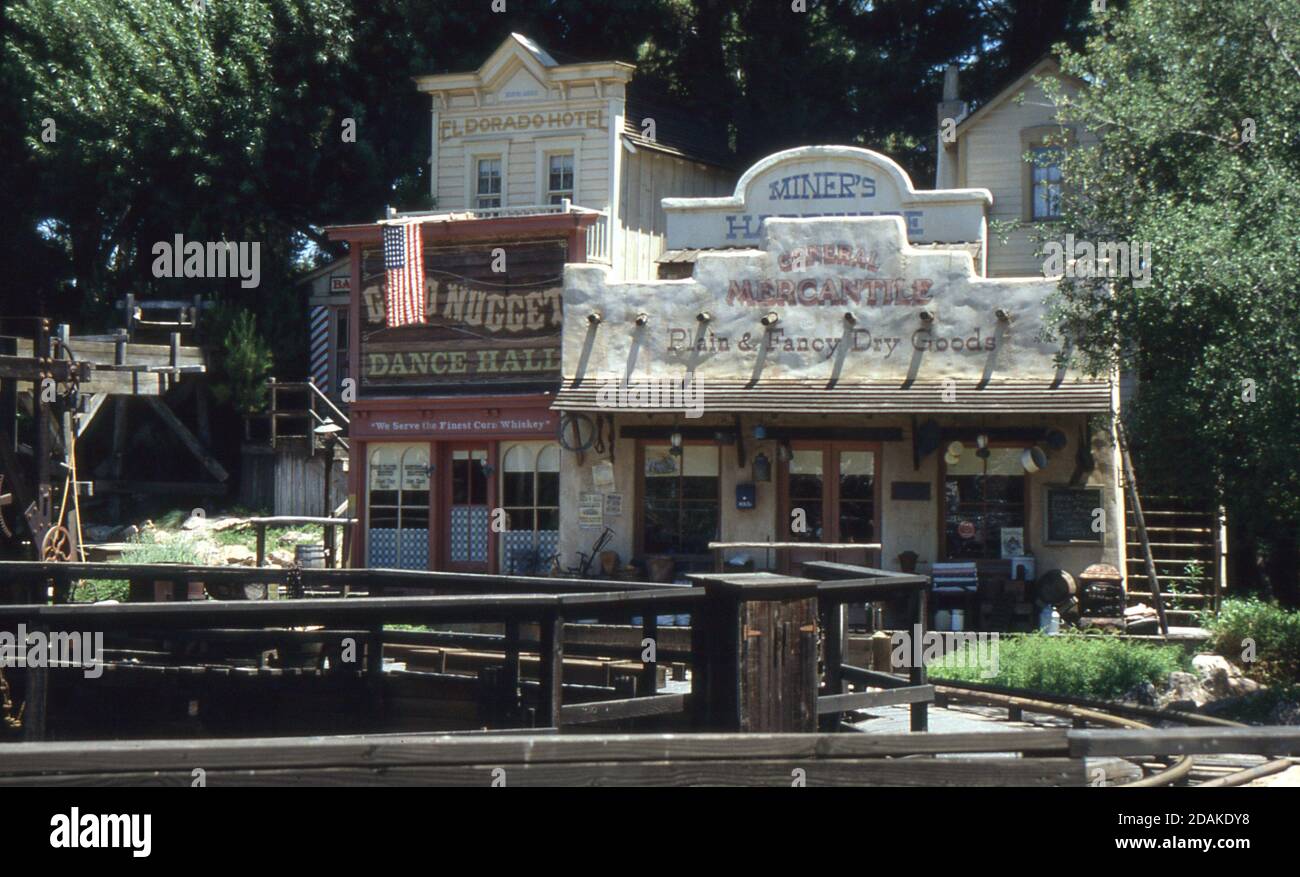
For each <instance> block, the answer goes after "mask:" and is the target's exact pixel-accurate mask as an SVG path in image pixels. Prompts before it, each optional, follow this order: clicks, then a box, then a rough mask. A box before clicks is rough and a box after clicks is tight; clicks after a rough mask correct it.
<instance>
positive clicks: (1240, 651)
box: [1209, 597, 1300, 685]
mask: <svg viewBox="0 0 1300 877" xmlns="http://www.w3.org/2000/svg"><path fill="white" fill-rule="evenodd" d="M1209 628H1210V647H1211V648H1212V649H1214V651H1215V652H1217V653H1218V654H1220V655H1222V656H1223V657H1225V658H1227V659H1228V660H1229V661H1232V662H1233V663H1234V664H1237V665H1239V666H1240V667H1241V670H1242V672H1243V673H1244V674H1245V675H1246V676H1249V677H1250V678H1252V679H1254V680H1256V681H1257V682H1263V683H1265V684H1276V685H1296V684H1298V683H1300V611H1295V610H1287V609H1283V608H1281V607H1280V606H1276V605H1274V604H1272V603H1266V602H1264V601H1263V600H1260V599H1259V598H1257V597H1251V598H1250V599H1247V600H1239V599H1228V600H1224V601H1223V608H1222V610H1221V611H1220V612H1219V617H1218V618H1216V619H1213V620H1212V621H1211V622H1210V623H1209ZM1252 647H1253V654H1252Z"/></svg>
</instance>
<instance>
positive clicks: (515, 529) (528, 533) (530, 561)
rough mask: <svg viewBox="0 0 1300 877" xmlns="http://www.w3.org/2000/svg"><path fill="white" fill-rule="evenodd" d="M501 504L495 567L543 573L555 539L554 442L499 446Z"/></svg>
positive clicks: (556, 471)
mask: <svg viewBox="0 0 1300 877" xmlns="http://www.w3.org/2000/svg"><path fill="white" fill-rule="evenodd" d="M501 508H503V509H505V513H506V532H504V533H503V534H502V539H501V568H502V569H503V570H504V571H505V572H506V573H507V574H510V575H534V574H540V573H544V572H545V571H546V570H547V569H549V567H550V563H549V562H550V559H551V557H552V556H554V555H555V553H556V551H557V550H558V546H559V539H560V448H559V445H557V444H555V443H554V442H521V443H519V444H516V445H510V446H508V447H506V448H505V449H504V452H503V453H502V455H501Z"/></svg>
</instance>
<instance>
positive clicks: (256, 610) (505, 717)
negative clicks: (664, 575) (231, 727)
mask: <svg viewBox="0 0 1300 877" xmlns="http://www.w3.org/2000/svg"><path fill="white" fill-rule="evenodd" d="M809 567H810V575H814V576H817V578H794V577H789V576H776V575H772V574H769V573H751V574H743V575H736V576H728V575H709V576H700V577H699V579H700V582H699V583H698V585H696V586H683V585H665V584H656V583H643V582H606V581H600V580H590V579H562V578H541V577H527V576H501V575H477V574H461V573H438V572H408V571H398V570H366V569H341V570H340V569H304V568H297V567H291V568H274V567H272V568H261V569H258V568H253V569H250V568H240V567H201V566H185V565H172V564H90V563H27V562H12V563H4V564H0V581H3V582H6V583H8V585H7V588H8V590H9V593H10V596H9V598H8V599H9V605H4V606H0V628H3V629H15V630H16V629H17V627H18V625H20V624H22V625H26V628H27V629H28V630H33V631H42V632H60V631H65V632H66V631H99V632H103V633H104V634H105V638H106V642H107V644H108V647H109V648H110V649H111V651H110V654H112V655H114V656H115V657H116V658H117V660H115V661H111V662H110V665H109V666H110V668H111V669H112V672H110V673H108V674H106V675H119V676H121V675H131V674H136V675H138V674H139V673H142V672H143V673H148V672H154V673H156V674H158V675H160V676H161V677H162V678H164V679H165V678H168V677H169V676H170V677H172V678H177V679H185V680H187V682H188V683H189V684H187V685H180V686H177V691H176V694H177V696H178V697H179V696H181V695H184V694H186V693H187V692H188V693H190V694H194V695H195V697H191V698H189V700H191V701H194V700H197V701H199V702H200V703H202V701H203V699H204V698H205V697H206V698H209V699H211V698H213V697H216V699H217V701H218V702H220V703H223V704H224V703H225V698H226V697H229V696H231V695H229V694H228V693H226V694H222V693H220V692H218V693H217V694H215V695H214V693H213V692H214V690H216V689H220V688H221V687H222V686H223V685H225V684H227V683H229V682H230V680H231V679H232V678H234V679H240V678H246V677H252V678H261V679H265V680H267V681H268V683H269V684H270V685H271V686H272V687H275V686H279V687H284V686H285V685H286V684H287V683H286V682H285V679H286V678H303V677H311V678H312V679H315V680H317V681H316V683H312V684H316V685H317V686H318V687H323V688H324V689H326V690H328V689H330V683H331V682H333V683H336V685H335V687H336V688H337V689H338V694H339V696H340V697H341V698H342V700H343V702H344V703H343V704H342V705H341V711H342V712H348V711H351V712H353V713H354V715H353V719H354V721H355V722H356V724H357V725H358V726H359V727H360V728H362V729H366V730H376V729H379V730H384V729H389V728H392V727H393V725H394V723H395V721H396V722H397V723H398V724H399V726H402V727H411V726H412V723H413V722H415V723H416V724H417V725H418V721H417V720H415V719H413V718H412V717H411V716H410V715H405V714H404V713H405V712H406V711H407V708H408V707H410V705H411V704H410V700H412V699H413V698H412V693H413V692H414V691H415V689H418V688H419V687H420V686H419V682H420V681H421V680H420V679H418V678H416V677H437V676H440V675H441V676H448V675H452V674H446V673H443V672H441V670H444V669H445V661H446V660H447V659H446V657H445V656H444V657H443V659H442V660H443V661H444V664H443V667H442V668H439V672H434V673H427V674H425V673H410V674H398V673H394V672H389V673H385V672H384V658H385V648H386V646H390V645H391V646H392V647H393V648H394V649H395V650H397V651H398V652H399V654H403V652H402V650H403V649H406V650H407V651H406V652H405V653H404V657H405V656H407V655H409V650H410V649H418V648H426V649H427V648H430V647H438V648H447V647H450V648H457V647H460V648H469V649H478V650H485V651H487V650H490V651H491V652H493V653H495V654H496V655H499V656H500V657H499V658H498V659H497V660H495V661H492V662H490V663H489V664H487V665H484V666H480V667H479V668H478V669H479V672H478V674H477V680H475V681H476V682H477V690H476V691H474V692H473V693H472V694H471V696H470V697H469V700H470V701H471V703H474V704H475V707H476V713H475V715H474V717H473V718H474V722H473V724H474V725H476V726H483V725H486V726H488V727H518V726H531V727H539V728H546V727H552V728H558V727H561V726H566V725H580V724H592V723H610V722H628V721H631V720H634V719H649V718H658V717H665V716H679V717H681V719H682V721H684V722H685V723H686V724H685V726H686V727H695V728H707V729H712V730H736V731H754V732H764V731H813V730H815V729H816V728H817V727H818V724H819V717H820V724H821V725H822V726H823V727H830V728H833V727H835V726H836V725H837V724H838V722H837V717H838V715H839V714H840V713H842V712H844V711H846V710H850V709H856V708H859V707H861V706H866V705H870V704H873V703H874V704H887V703H910V704H912V709H913V713H914V715H913V726H914V727H915V728H917V729H924V727H925V722H926V712H925V707H926V703H927V702H928V701H929V700H931V699H933V690H932V689H931V688H929V687H928V686H926V685H925V683H924V670H923V669H917V670H912V671H910V673H911V675H910V676H899V675H895V674H891V673H879V674H875V673H870V672H869V671H866V670H860V669H858V668H854V667H851V666H846V665H844V664H843V663H842V652H843V647H842V643H843V616H844V612H843V606H844V604H846V603H853V602H858V603H861V602H865V601H869V600H877V599H882V598H885V597H888V598H891V599H892V598H898V597H903V598H908V599H911V600H912V603H913V605H914V606H915V611H916V614H915V618H916V619H917V623H918V624H920V623H921V622H922V619H923V617H924V616H923V605H924V598H923V593H924V591H925V589H926V588H927V587H928V584H929V583H928V580H927V579H925V578H924V577H921V576H907V575H901V574H897V573H889V572H885V571H881V570H874V569H867V568H861V567H848V566H842V565H836V564H821V565H818V564H809ZM819 578H820V579H824V580H821V581H819V580H818V579H819ZM86 579H88V580H96V579H99V580H103V579H118V580H122V579H125V580H127V581H129V582H132V583H133V586H132V588H131V589H130V590H131V592H132V593H133V594H139V595H146V594H152V593H157V592H158V591H159V583H160V582H162V583H170V586H171V593H172V595H173V597H174V600H173V601H172V602H161V603H148V602H135V603H126V604H120V605H107V604H67V603H63V604H55V605H47V604H46V602H45V601H46V600H47V598H48V597H47V595H49V594H51V593H53V594H57V595H64V594H68V593H71V589H72V586H73V583H74V582H75V581H78V580H86ZM252 584H258V585H278V586H280V587H281V589H282V590H283V591H284V592H290V591H294V590H296V589H301V590H303V591H319V590H325V589H337V590H339V591H343V590H344V589H347V590H350V591H351V592H353V593H354V594H356V593H365V594H367V595H368V596H367V597H365V598H362V599H357V598H351V597H350V598H325V599H301V600H287V599H286V600H194V599H189V598H191V597H194V596H198V595H200V594H202V592H203V591H205V590H207V591H213V592H218V593H221V592H229V590H230V589H232V588H245V587H247V586H249V585H252ZM161 590H162V592H163V593H166V591H167V588H166V587H165V586H164V587H163V588H162V589H161ZM417 594H418V595H420V596H414V595H417ZM399 595H400V596H399ZM429 595H434V596H429ZM665 615H672V616H681V615H689V616H690V618H691V620H692V622H693V624H692V625H691V627H690V633H689V634H688V636H689V640H685V639H684V638H683V637H682V635H681V634H677V635H676V636H673V637H670V636H661V634H660V630H659V618H660V617H662V616H665ZM578 621H595V622H599V623H605V624H609V625H614V626H617V627H618V628H621V634H620V635H619V636H615V637H613V638H611V639H608V640H606V641H604V642H599V641H593V639H592V638H591V637H590V636H588V635H586V634H584V633H583V631H584V629H585V628H587V627H588V625H584V624H573V623H570V624H568V625H567V626H566V623H569V622H578ZM633 621H635V625H632V624H630V622H633ZM385 625H389V626H392V625H406V626H411V627H416V628H436V629H413V630H391V629H385ZM464 625H473V626H475V627H476V628H482V627H483V626H487V625H493V626H496V628H497V629H499V630H500V631H501V632H500V633H495V632H488V633H485V632H483V631H482V630H481V629H476V630H465V629H464V628H463V626H464ZM458 626H459V627H460V628H461V629H457V627H458ZM667 632H668V629H666V630H665V633H667ZM629 634H631V635H630V636H629ZM347 640H351V641H352V642H353V643H355V645H356V651H357V652H358V654H357V655H356V656H355V659H354V660H348V656H347V654H346V653H345V651H344V649H343V646H344V645H345V641H347ZM567 640H573V641H574V642H573V650H572V652H571V656H573V657H576V656H583V657H585V656H589V655H600V656H602V657H605V658H609V659H613V660H616V661H621V662H622V663H623V664H624V667H623V669H624V670H626V669H627V665H628V664H631V666H632V667H634V668H635V672H633V673H630V674H625V675H629V676H630V677H631V679H630V684H627V685H623V686H622V687H620V686H619V685H614V684H603V685H601V684H592V681H591V680H590V679H584V681H581V682H574V683H569V682H567V681H566V679H565V678H564V675H565V673H566V669H569V670H571V671H572V673H573V675H574V676H575V678H576V677H577V676H578V675H579V674H580V673H581V672H582V670H583V668H582V666H581V664H580V663H573V664H572V666H571V667H568V668H566V645H567V642H566V641H567ZM660 640H664V641H665V643H667V642H668V641H669V640H675V643H676V645H675V647H670V648H666V649H664V650H663V651H662V652H661V651H660V648H659V642H660ZM236 645H238V646H240V647H242V649H243V650H244V654H245V655H248V654H263V653H264V650H269V649H272V648H274V649H276V650H277V652H278V653H279V654H278V655H277V659H278V660H277V662H278V663H281V664H284V663H285V659H284V655H289V654H303V653H308V654H311V653H312V652H311V649H313V648H314V649H315V652H314V654H317V655H319V656H320V657H321V658H322V659H323V660H321V661H320V666H311V667H307V668H303V667H296V668H295V667H286V666H280V667H275V666H269V664H270V663H272V662H268V661H265V660H263V661H259V662H258V665H257V666H236V667H229V666H221V665H220V664H219V663H213V662H212V661H209V662H207V663H206V664H205V663H204V662H202V661H200V660H198V659H196V657H195V656H196V655H197V656H203V655H205V654H206V655H209V656H213V655H218V656H219V655H222V654H225V653H228V652H231V651H232V650H235V651H238V650H237V649H235V646H236ZM526 655H527V656H528V660H525V656H526ZM819 657H820V658H821V664H822V667H823V669H822V671H820V673H819V669H818V665H819ZM665 661H672V662H673V664H674V665H680V667H678V666H674V667H673V670H674V675H675V676H676V677H677V679H676V680H675V681H677V682H685V681H686V680H685V677H686V674H687V672H688V670H689V674H690V680H689V681H690V684H689V689H688V688H687V686H685V685H676V686H667V687H669V688H672V689H675V690H667V691H663V690H661V688H663V687H665V686H664V685H663V683H661V681H660V680H661V678H663V677H665V676H666V674H665V673H664V668H663V667H661V664H662V663H663V662H665ZM525 666H527V667H528V669H529V670H530V671H531V672H530V673H529V676H531V677H532V678H525V677H524V674H523V673H522V672H521V671H522V669H523V668H524V667H525ZM146 668H156V669H154V670H149V669H146ZM78 669H79V668H76V667H55V668H35V667H33V668H28V669H27V670H26V671H25V674H26V681H25V684H26V690H27V698H26V701H25V702H26V707H25V709H26V715H25V720H24V730H25V734H26V737H27V739H41V738H42V737H43V736H44V734H45V732H46V728H47V726H48V724H49V721H48V720H49V719H50V718H53V719H54V720H55V724H56V725H57V723H58V718H59V717H58V715H55V714H54V713H56V712H57V711H56V710H50V709H47V707H48V705H49V702H50V698H49V690H50V684H49V677H50V675H51V673H54V674H58V675H62V676H68V680H67V681H66V682H65V683H64V686H63V687H64V688H65V689H67V690H65V692H64V693H65V694H67V695H68V696H69V697H72V696H74V695H75V691H72V690H71V689H72V688H73V687H74V686H72V683H75V682H76V679H77V677H76V676H75V673H74V671H77V670H78ZM385 677H388V679H385ZM822 678H824V679H825V680H827V682H826V686H827V687H826V688H825V690H824V692H823V690H822V686H821V685H820V684H819V680H820V679H822ZM458 679H459V682H460V684H459V686H452V687H453V688H457V690H458V691H459V692H460V694H461V695H462V699H464V698H463V695H464V693H465V685H464V681H465V680H464V678H463V676H461V677H458ZM271 680H274V681H271ZM389 680H391V683H389ZM424 681H427V679H426V680H424ZM599 681H605V682H609V681H611V680H599ZM846 681H847V682H851V683H853V684H854V685H856V686H857V688H858V689H859V690H857V691H852V692H845V691H844V683H845V682H846ZM209 683H210V684H209ZM867 685H871V686H875V687H878V688H881V689H882V690H880V691H876V692H868V691H864V690H861V689H863V688H864V687H865V686H867ZM85 687H86V686H84V685H78V686H75V688H76V689H77V690H81V689H84V688H85ZM414 699H419V698H418V697H415V698H414ZM428 699H431V700H443V701H446V700H453V699H455V698H454V696H453V695H452V694H449V693H448V692H447V691H442V692H434V693H433V695H432V696H431V697H429V698H428ZM362 702H364V704H363V707H364V708H363V709H361V710H360V713H359V714H357V710H356V708H357V706H358V704H360V703H362ZM199 709H201V707H199ZM416 712H417V713H419V714H420V715H424V714H425V713H422V712H421V711H420V710H416ZM441 727H444V728H445V726H441ZM439 728H440V726H439V724H438V723H437V721H436V720H431V721H430V722H429V723H427V724H426V725H425V729H429V730H435V729H439Z"/></svg>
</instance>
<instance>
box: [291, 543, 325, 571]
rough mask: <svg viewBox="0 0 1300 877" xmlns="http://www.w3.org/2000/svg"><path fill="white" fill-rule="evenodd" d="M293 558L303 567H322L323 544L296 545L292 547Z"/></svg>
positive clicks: (323, 560) (323, 566)
mask: <svg viewBox="0 0 1300 877" xmlns="http://www.w3.org/2000/svg"><path fill="white" fill-rule="evenodd" d="M293 559H294V561H295V562H296V563H297V564H298V565H299V566H301V567H302V568H304V569H324V568H325V546H324V545H296V546H294V549H293Z"/></svg>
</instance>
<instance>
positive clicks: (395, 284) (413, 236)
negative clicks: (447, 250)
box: [384, 222, 424, 327]
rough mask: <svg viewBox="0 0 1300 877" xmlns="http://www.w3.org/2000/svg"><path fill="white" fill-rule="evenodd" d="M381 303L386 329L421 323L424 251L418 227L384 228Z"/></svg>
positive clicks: (422, 320)
mask: <svg viewBox="0 0 1300 877" xmlns="http://www.w3.org/2000/svg"><path fill="white" fill-rule="evenodd" d="M384 270H385V272H386V274H387V277H386V279H387V281H388V283H387V290H386V293H385V295H384V304H385V306H386V311H387V320H388V325H389V327H394V326H405V325H407V324H408V323H423V322H424V248H423V246H421V243H420V224H419V223H418V222H406V223H402V224H401V225H386V226H384Z"/></svg>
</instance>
